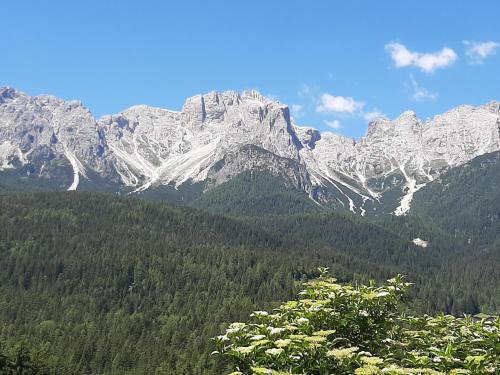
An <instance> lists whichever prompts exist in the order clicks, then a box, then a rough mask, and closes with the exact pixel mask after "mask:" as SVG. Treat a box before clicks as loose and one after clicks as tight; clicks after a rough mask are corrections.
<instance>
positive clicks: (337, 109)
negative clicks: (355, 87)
mask: <svg viewBox="0 0 500 375" xmlns="http://www.w3.org/2000/svg"><path fill="white" fill-rule="evenodd" d="M364 105H365V103H363V102H358V101H356V100H354V99H353V98H351V97H345V96H335V95H331V94H327V93H325V94H323V95H321V100H320V104H319V105H318V106H317V107H316V111H317V112H320V113H354V112H356V111H357V110H359V109H362V108H363V106H364Z"/></svg>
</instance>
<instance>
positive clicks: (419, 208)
mask: <svg viewBox="0 0 500 375" xmlns="http://www.w3.org/2000/svg"><path fill="white" fill-rule="evenodd" d="M412 207H413V208H412V211H413V212H414V213H415V214H417V215H421V216H424V217H428V218H430V219H432V220H433V221H434V222H435V223H436V224H438V225H440V226H442V227H444V228H446V229H447V230H449V231H450V232H451V233H453V234H456V235H458V236H465V237H467V238H470V241H471V242H478V243H481V244H492V243H493V242H495V241H497V240H498V239H499V233H500V152H495V153H491V154H485V155H482V156H479V157H477V158H475V159H473V160H472V161H470V162H469V163H467V164H465V165H463V166H462V167H459V168H453V169H450V170H449V171H448V172H446V173H444V174H443V175H442V176H441V177H440V178H439V179H437V180H436V181H433V182H432V183H430V184H429V185H428V186H426V187H425V188H424V189H422V190H421V191H419V192H417V193H416V194H415V199H414V202H413V204H412Z"/></svg>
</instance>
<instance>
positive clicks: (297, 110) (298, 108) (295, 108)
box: [290, 104, 304, 118]
mask: <svg viewBox="0 0 500 375" xmlns="http://www.w3.org/2000/svg"><path fill="white" fill-rule="evenodd" d="M290 110H291V112H292V116H293V117H295V118H301V117H302V116H304V106H303V105H302V104H292V105H291V106H290Z"/></svg>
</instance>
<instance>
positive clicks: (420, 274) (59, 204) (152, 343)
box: [0, 192, 500, 374]
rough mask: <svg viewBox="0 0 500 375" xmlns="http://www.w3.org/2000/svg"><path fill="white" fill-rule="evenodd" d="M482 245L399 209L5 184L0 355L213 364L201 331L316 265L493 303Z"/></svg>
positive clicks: (179, 368) (82, 364)
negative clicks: (240, 204) (193, 202)
mask: <svg viewBox="0 0 500 375" xmlns="http://www.w3.org/2000/svg"><path fill="white" fill-rule="evenodd" d="M285 196H286V195H285ZM208 208H210V207H208ZM215 211H217V209H216V210H215ZM280 213H282V212H280ZM415 237H422V238H426V240H428V241H429V246H428V247H427V248H425V249H424V248H421V247H418V246H415V245H414V244H413V243H412V242H411V241H412V239H413V238H415ZM488 246H490V245H489V244H487V245H486V246H483V244H476V242H471V243H469V241H467V239H466V238H465V237H461V236H458V235H456V234H455V233H454V234H453V235H450V234H448V232H447V231H446V230H445V229H442V227H441V226H438V225H434V224H433V223H429V222H428V221H426V220H422V219H420V218H419V217H417V216H411V215H410V216H408V217H406V218H393V217H387V218H373V219H363V218H360V217H356V216H354V215H350V214H348V213H340V212H339V213H337V212H315V213H314V214H312V213H305V214H298V213H294V212H292V214H286V215H285V214H280V215H276V214H272V213H271V212H270V213H269V214H267V215H262V216H260V217H259V216H252V215H251V216H245V217H243V216H241V215H237V214H236V213H234V212H233V214H232V216H230V217H228V216H224V215H222V214H220V213H209V212H207V211H200V210H198V209H193V208H188V207H179V206H171V205H168V204H165V203H161V202H147V201H144V200H139V199H132V198H123V197H117V196H114V195H107V194H98V193H85V192H59V193H29V192H25V193H10V192H5V193H1V194H0V254H1V257H0V342H1V344H0V363H5V368H8V366H11V367H12V366H14V365H13V364H14V363H16V358H17V359H19V358H20V355H21V354H22V355H21V357H22V358H25V360H24V362H25V363H26V366H27V367H29V366H31V367H32V368H38V369H39V370H37V371H38V372H36V373H43V372H42V371H46V372H47V373H57V374H221V373H223V372H224V371H225V369H226V366H227V364H226V363H225V362H224V361H223V360H222V359H221V358H219V357H214V356H211V355H210V353H211V352H212V351H213V350H214V346H213V343H212V342H211V340H210V338H212V337H214V336H217V335H218V334H220V332H221V331H223V330H224V328H225V327H227V325H228V324H229V323H230V322H233V321H240V320H243V319H245V318H246V317H247V316H248V314H249V313H250V312H251V311H253V310H256V309H262V308H272V307H274V306H277V305H278V304H279V303H280V302H281V301H284V300H286V299H289V298H291V297H293V295H294V294H295V293H296V292H297V288H299V287H300V285H301V283H302V282H303V281H305V280H309V279H311V278H315V277H317V276H318V271H317V267H318V266H328V267H330V272H331V274H332V275H335V276H336V277H337V279H338V280H339V281H341V282H349V281H354V282H367V281H368V280H369V279H376V280H385V279H387V278H389V277H392V276H394V275H395V274H397V273H405V274H407V275H408V278H409V280H410V281H412V282H413V283H414V284H415V285H414V287H413V288H412V293H411V294H410V296H409V298H408V299H407V301H406V305H405V306H406V309H407V310H408V311H411V312H419V313H422V312H427V313H435V312H441V311H442V312H448V313H452V314H455V315H460V314H461V313H463V312H467V313H478V312H480V311H483V312H486V313H498V312H499V310H500V306H498V301H499V300H500V298H499V288H498V285H499V281H498V279H497V278H498V276H495V274H496V273H495V270H497V269H498V265H499V264H500V263H499V260H498V254H497V253H498V251H495V248H494V247H488ZM492 246H493V245H492ZM20 353H21V354H20ZM2 361H3V362H2ZM7 373H8V372H7ZM26 373H28V372H26Z"/></svg>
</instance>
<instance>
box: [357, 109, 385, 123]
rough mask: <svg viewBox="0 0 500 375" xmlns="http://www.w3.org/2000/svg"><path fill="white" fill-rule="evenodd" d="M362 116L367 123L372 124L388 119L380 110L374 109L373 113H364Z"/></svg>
mask: <svg viewBox="0 0 500 375" xmlns="http://www.w3.org/2000/svg"><path fill="white" fill-rule="evenodd" d="M362 116H363V118H364V119H365V121H366V122H372V121H375V120H378V119H381V118H386V117H387V116H386V115H385V114H384V113H382V112H380V111H379V110H378V109H374V110H373V111H369V112H363V113H362Z"/></svg>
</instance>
